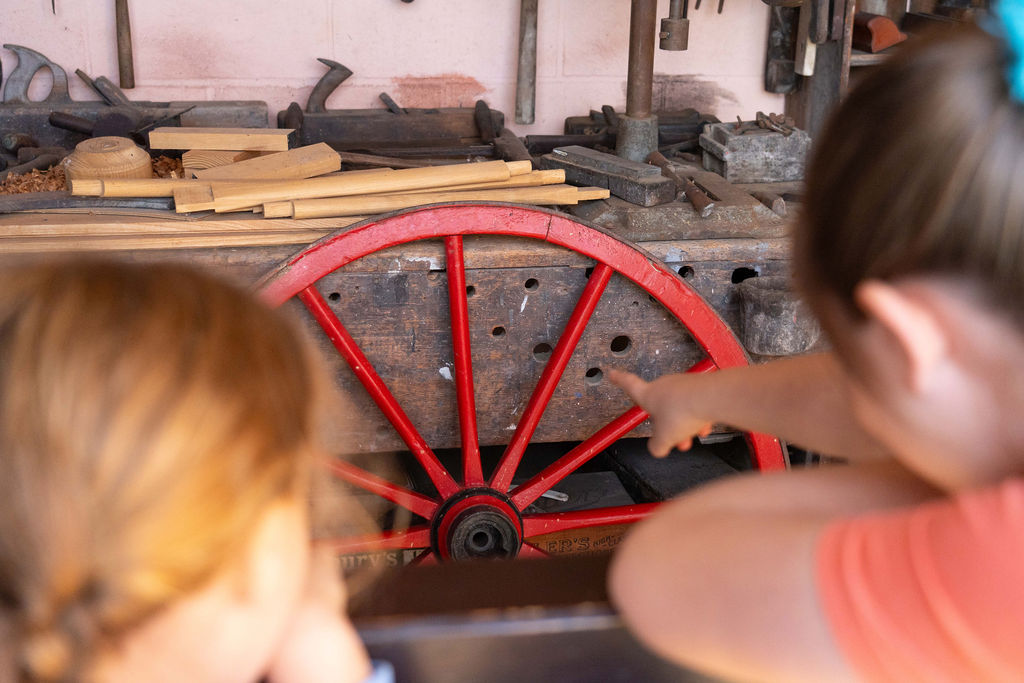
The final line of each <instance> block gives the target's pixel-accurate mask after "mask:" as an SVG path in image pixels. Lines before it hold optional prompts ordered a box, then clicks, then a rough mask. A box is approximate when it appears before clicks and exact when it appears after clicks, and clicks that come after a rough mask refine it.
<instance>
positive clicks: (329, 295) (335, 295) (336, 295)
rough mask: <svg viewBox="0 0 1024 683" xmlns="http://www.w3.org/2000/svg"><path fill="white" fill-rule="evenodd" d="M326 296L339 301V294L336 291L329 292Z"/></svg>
mask: <svg viewBox="0 0 1024 683" xmlns="http://www.w3.org/2000/svg"><path fill="white" fill-rule="evenodd" d="M327 298H328V299H330V300H331V301H341V294H339V293H338V292H331V293H330V294H328V295H327Z"/></svg>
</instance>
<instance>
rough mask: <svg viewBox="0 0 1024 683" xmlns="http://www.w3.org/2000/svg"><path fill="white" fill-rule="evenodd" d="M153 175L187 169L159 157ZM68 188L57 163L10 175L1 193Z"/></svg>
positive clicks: (182, 173)
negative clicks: (41, 168)
mask: <svg viewBox="0 0 1024 683" xmlns="http://www.w3.org/2000/svg"><path fill="white" fill-rule="evenodd" d="M153 175H154V176H155V177H157V178H184V177H185V169H184V168H183V167H182V165H181V159H172V158H170V157H165V156H161V157H157V158H156V159H153ZM66 189H67V180H66V179H65V177H64V166H62V165H61V164H57V165H56V166H54V167H52V168H50V169H49V170H46V171H29V172H28V173H22V174H21V175H9V176H7V178H5V179H4V180H3V181H0V195H2V194H22V193H24V192H59V191H60V190H66Z"/></svg>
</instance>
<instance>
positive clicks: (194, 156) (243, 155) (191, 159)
mask: <svg viewBox="0 0 1024 683" xmlns="http://www.w3.org/2000/svg"><path fill="white" fill-rule="evenodd" d="M259 155H260V152H238V151H234V150H222V149H220V150H212V149H211V150H207V149H192V150H189V151H187V152H185V153H184V154H182V155H181V165H182V166H184V167H185V170H186V171H187V170H188V169H190V168H191V169H193V170H196V171H201V170H203V169H207V168H216V167H217V166H227V165H228V164H233V163H235V162H236V161H245V160H246V159H254V158H256V157H258V156H259Z"/></svg>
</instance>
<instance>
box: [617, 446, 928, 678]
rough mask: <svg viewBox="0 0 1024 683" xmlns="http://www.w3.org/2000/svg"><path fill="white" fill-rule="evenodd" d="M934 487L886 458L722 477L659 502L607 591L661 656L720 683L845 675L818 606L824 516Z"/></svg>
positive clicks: (914, 498)
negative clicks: (817, 571)
mask: <svg viewBox="0 0 1024 683" xmlns="http://www.w3.org/2000/svg"><path fill="white" fill-rule="evenodd" d="M937 495H938V492H937V491H936V490H935V489H933V488H931V487H930V486H928V485H927V484H924V483H923V482H922V481H921V480H920V479H917V478H916V477H914V476H913V475H911V474H909V473H908V472H907V471H906V470H903V469H902V468H901V467H900V466H899V465H897V464H896V463H894V462H883V463H870V464H862V465H857V466H852V467H834V468H818V469H814V470H804V471H799V472H796V471H794V472H782V473H777V474H770V475H759V474H752V475H743V476H737V477H729V478H727V479H724V480H721V481H720V482H717V483H715V484H711V485H709V486H706V487H703V488H701V489H699V490H698V491H696V492H694V493H692V494H688V495H685V496H683V497H682V498H680V499H678V500H676V501H675V502H672V503H668V504H666V505H664V506H663V507H662V508H660V509H659V511H658V512H657V513H656V514H655V515H653V516H652V517H651V518H649V519H648V520H646V521H644V522H642V523H641V524H639V525H638V526H637V527H636V528H635V529H634V530H633V531H632V532H631V533H630V535H629V536H628V537H627V538H626V540H625V542H624V543H623V545H622V546H621V547H620V549H619V550H618V552H617V555H616V558H615V561H614V563H613V565H612V571H611V575H610V591H611V595H612V598H613V600H614V602H615V604H616V605H617V607H618V608H619V610H620V612H621V613H622V615H623V618H624V619H625V620H626V622H627V624H628V625H629V627H630V629H631V630H632V631H633V632H634V633H635V634H636V635H637V637H638V638H639V639H640V640H641V641H642V642H644V643H646V644H647V645H648V646H649V647H651V648H652V649H654V650H655V651H657V652H658V653H660V654H661V655H662V656H664V657H666V658H668V659H671V660H673V661H676V662H678V663H680V664H683V665H686V666H690V667H694V668H698V669H701V670H703V671H706V672H708V673H711V674H714V675H717V676H723V677H725V678H728V679H736V680H744V681H782V680H784V681H844V680H851V679H852V678H853V675H852V673H851V672H850V670H849V667H848V664H847V663H846V661H845V660H844V658H843V656H842V655H841V654H840V652H839V650H838V648H837V645H836V643H835V642H834V641H833V639H832V636H831V635H830V632H829V627H828V624H827V622H826V620H825V617H824V615H823V613H822V609H821V606H820V604H819V600H818V597H817V591H816V586H815V571H814V570H815V558H814V553H815V544H816V541H817V539H818V536H819V535H820V533H821V531H822V529H823V528H824V527H825V525H827V524H828V523H829V522H830V521H832V520H834V519H836V518H838V517H842V516H847V515H851V514H856V513H860V512H864V511H868V510H879V509H886V508H893V507H897V506H903V505H909V504H913V503H919V502H922V501H924V500H928V499H932V498H934V497H935V496H937Z"/></svg>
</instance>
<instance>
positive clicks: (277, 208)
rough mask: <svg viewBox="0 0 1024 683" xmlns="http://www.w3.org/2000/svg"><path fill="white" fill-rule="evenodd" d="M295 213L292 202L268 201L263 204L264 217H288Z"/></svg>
mask: <svg viewBox="0 0 1024 683" xmlns="http://www.w3.org/2000/svg"><path fill="white" fill-rule="evenodd" d="M293 213H295V207H294V206H293V204H292V202H270V203H269V204H264V205H263V217H264V218H290V217H291V215H292V214H293Z"/></svg>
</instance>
